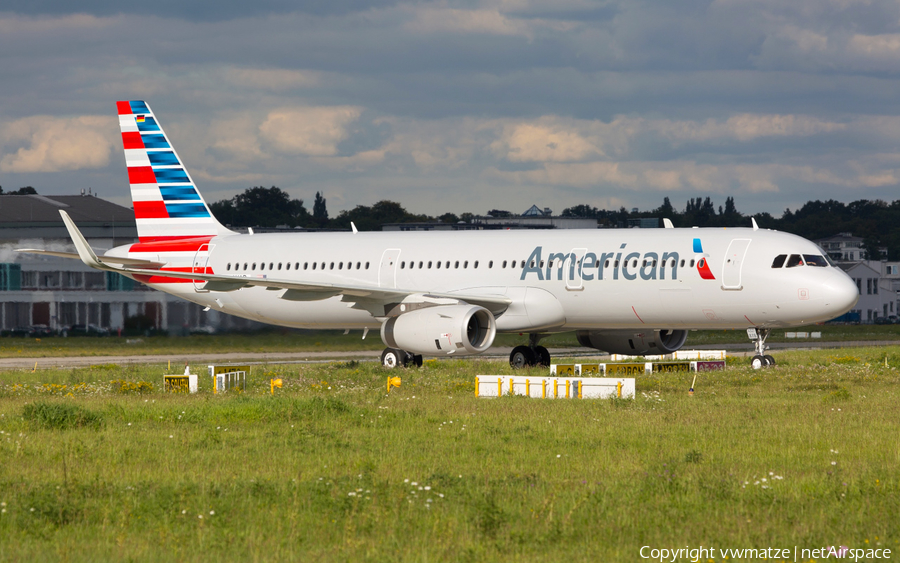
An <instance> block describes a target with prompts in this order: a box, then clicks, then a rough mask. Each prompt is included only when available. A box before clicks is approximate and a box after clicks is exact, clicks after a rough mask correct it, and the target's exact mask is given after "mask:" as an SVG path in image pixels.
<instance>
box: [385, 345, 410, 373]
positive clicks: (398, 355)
mask: <svg viewBox="0 0 900 563" xmlns="http://www.w3.org/2000/svg"><path fill="white" fill-rule="evenodd" d="M381 365H382V366H384V367H386V368H388V369H394V368H396V367H401V368H402V367H406V352H404V351H403V350H395V349H393V348H385V349H384V352H382V353H381Z"/></svg>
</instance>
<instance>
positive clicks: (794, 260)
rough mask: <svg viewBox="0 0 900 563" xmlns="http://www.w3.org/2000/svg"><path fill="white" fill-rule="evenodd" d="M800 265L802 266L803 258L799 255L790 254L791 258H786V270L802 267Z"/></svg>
mask: <svg viewBox="0 0 900 563" xmlns="http://www.w3.org/2000/svg"><path fill="white" fill-rule="evenodd" d="M802 265H803V257H802V256H800V255H799V254H791V257H790V258H788V261H787V267H788V268H795V267H797V266H802Z"/></svg>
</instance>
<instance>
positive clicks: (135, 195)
mask: <svg viewBox="0 0 900 563" xmlns="http://www.w3.org/2000/svg"><path fill="white" fill-rule="evenodd" d="M116 109H117V111H118V114H119V126H120V128H121V131H122V145H123V149H124V151H125V163H126V166H127V167H128V182H129V185H130V187H131V198H132V202H133V203H134V212H135V220H136V222H137V226H138V236H139V238H141V240H149V239H158V238H181V237H197V236H215V235H217V234H223V233H227V232H230V231H228V229H226V228H225V227H223V226H222V225H221V224H220V223H219V222H218V221H217V220H216V219H215V217H214V216H213V215H212V213H211V212H210V210H209V207H208V206H207V205H206V202H205V201H204V200H203V197H202V196H201V195H200V192H199V190H198V189H197V186H196V185H195V184H194V181H193V180H192V179H191V177H190V173H189V172H188V171H187V168H186V167H185V166H184V163H183V161H182V160H181V158H180V157H179V156H178V154H177V153H176V152H175V149H174V147H172V145H171V143H170V142H169V139H168V136H167V135H166V133H165V131H163V129H162V127H161V126H160V125H159V123H158V122H157V120H156V116H155V115H154V113H153V112H152V111H151V109H150V107H149V106H148V105H147V103H146V102H144V101H143V100H129V101H119V102H116Z"/></svg>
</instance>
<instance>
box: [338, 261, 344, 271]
mask: <svg viewBox="0 0 900 563" xmlns="http://www.w3.org/2000/svg"><path fill="white" fill-rule="evenodd" d="M343 269H344V263H343V262H338V270H343Z"/></svg>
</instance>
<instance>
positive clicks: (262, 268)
mask: <svg viewBox="0 0 900 563" xmlns="http://www.w3.org/2000/svg"><path fill="white" fill-rule="evenodd" d="M265 269H266V263H265V262H263V263H262V264H260V265H259V270H260V271H263V270H265Z"/></svg>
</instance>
